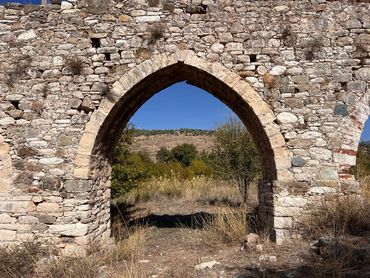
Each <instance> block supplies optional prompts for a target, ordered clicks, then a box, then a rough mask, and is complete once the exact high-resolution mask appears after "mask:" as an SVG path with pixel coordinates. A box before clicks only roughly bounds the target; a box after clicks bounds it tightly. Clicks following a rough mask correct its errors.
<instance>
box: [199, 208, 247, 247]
mask: <svg viewBox="0 0 370 278" xmlns="http://www.w3.org/2000/svg"><path fill="white" fill-rule="evenodd" d="M204 221H205V222H206V225H205V227H204V228H203V230H204V236H205V239H206V242H209V243H212V244H224V243H235V242H241V240H242V239H243V238H244V237H245V236H246V235H247V234H248V232H249V228H248V225H247V219H246V212H245V209H244V208H233V207H223V208H217V209H216V213H215V215H214V217H212V218H211V219H205V220H204Z"/></svg>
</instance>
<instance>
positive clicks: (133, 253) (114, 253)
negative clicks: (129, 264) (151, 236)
mask: <svg viewBox="0 0 370 278" xmlns="http://www.w3.org/2000/svg"><path fill="white" fill-rule="evenodd" d="M146 235H147V230H146V229H145V227H142V226H138V227H135V229H134V230H131V231H128V232H127V236H126V237H125V236H124V235H123V233H122V234H121V239H119V240H118V241H117V242H116V244H115V246H114V248H113V249H112V250H111V251H110V252H109V256H108V259H109V260H110V261H111V262H112V261H113V262H119V261H123V260H126V261H127V260H130V261H137V260H138V259H141V258H142V257H143V254H144V250H145V249H144V248H145V243H146Z"/></svg>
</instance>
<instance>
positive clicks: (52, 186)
mask: <svg viewBox="0 0 370 278" xmlns="http://www.w3.org/2000/svg"><path fill="white" fill-rule="evenodd" d="M61 187H62V182H61V180H60V178H53V177H43V178H42V179H41V188H42V189H44V190H59V189H61Z"/></svg>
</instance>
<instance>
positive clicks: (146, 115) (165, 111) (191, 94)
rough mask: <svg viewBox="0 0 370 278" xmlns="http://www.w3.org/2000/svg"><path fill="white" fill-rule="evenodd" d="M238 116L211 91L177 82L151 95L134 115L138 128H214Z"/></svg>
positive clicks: (133, 121)
mask: <svg viewBox="0 0 370 278" xmlns="http://www.w3.org/2000/svg"><path fill="white" fill-rule="evenodd" d="M230 117H236V115H235V114H234V113H233V112H232V111H231V110H230V109H229V107H227V106H226V105H225V104H223V103H222V102H221V101H219V100H218V99H217V98H215V97H214V96H212V95H211V94H210V93H208V92H206V91H204V90H202V89H199V88H198V87H195V86H192V85H189V84H186V83H185V82H179V83H176V84H174V85H172V86H170V87H168V88H166V89H164V90H162V91H160V92H159V93H157V94H156V95H154V96H153V97H151V98H150V99H149V100H148V101H147V102H146V103H144V105H143V106H142V107H141V108H140V109H139V110H138V111H137V112H136V113H135V114H134V116H133V117H132V118H131V121H130V122H131V123H133V124H134V125H135V127H136V128H143V129H177V128H182V127H184V128H197V129H213V128H215V127H216V126H217V125H218V124H220V123H222V122H224V121H226V120H227V119H228V118H230Z"/></svg>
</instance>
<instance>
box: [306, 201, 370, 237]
mask: <svg viewBox="0 0 370 278" xmlns="http://www.w3.org/2000/svg"><path fill="white" fill-rule="evenodd" d="M301 228H302V230H303V231H304V233H305V235H306V236H307V237H308V238H318V237H322V236H328V237H338V236H342V237H343V236H363V235H366V234H368V233H369V232H370V202H369V199H366V198H364V197H359V196H345V197H343V196H342V197H336V198H334V199H333V200H331V201H322V202H321V203H319V204H318V205H317V206H316V207H315V208H313V209H312V210H311V211H310V213H309V214H307V215H305V216H303V217H302V219H301Z"/></svg>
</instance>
